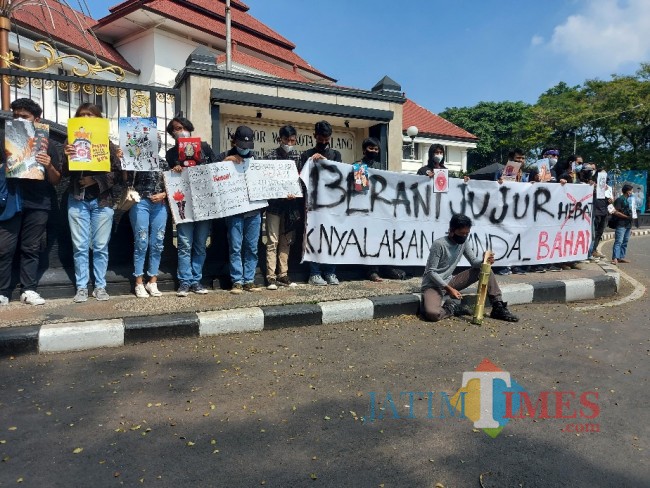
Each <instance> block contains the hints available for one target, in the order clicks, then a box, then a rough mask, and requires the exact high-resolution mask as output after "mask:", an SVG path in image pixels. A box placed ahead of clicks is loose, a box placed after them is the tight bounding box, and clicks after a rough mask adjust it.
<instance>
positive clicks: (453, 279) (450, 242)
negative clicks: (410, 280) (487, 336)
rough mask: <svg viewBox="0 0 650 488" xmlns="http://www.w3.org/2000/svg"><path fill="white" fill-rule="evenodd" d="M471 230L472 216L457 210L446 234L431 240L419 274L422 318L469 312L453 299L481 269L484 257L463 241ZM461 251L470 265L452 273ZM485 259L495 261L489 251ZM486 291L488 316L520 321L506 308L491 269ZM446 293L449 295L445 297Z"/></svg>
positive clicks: (436, 319) (474, 278)
mask: <svg viewBox="0 0 650 488" xmlns="http://www.w3.org/2000/svg"><path fill="white" fill-rule="evenodd" d="M471 230H472V220H471V219H470V218H469V217H467V216H465V215H460V214H456V215H454V216H453V217H452V218H451V220H450V222H449V233H448V234H447V236H445V237H442V238H440V239H436V240H435V241H434V242H433V245H432V246H431V250H430V251H429V259H427V266H426V268H425V270H424V276H423V277H422V296H423V298H424V311H423V314H422V315H423V317H424V319H425V320H428V321H431V322H437V321H438V320H442V319H444V318H445V317H449V316H450V315H455V316H457V317H458V316H461V315H472V311H471V310H470V309H469V307H467V306H465V305H456V304H455V303H454V301H453V300H460V299H461V298H462V297H463V296H462V294H461V293H460V291H459V290H463V289H465V288H467V287H468V286H469V285H471V284H473V283H476V282H477V281H478V279H479V275H480V272H481V264H482V263H483V261H482V260H481V259H479V258H478V257H477V256H476V254H475V253H474V251H473V250H472V249H471V248H470V246H469V245H467V244H466V241H467V236H468V235H469V233H470V231H471ZM463 255H464V256H465V257H466V258H467V261H469V263H470V265H471V268H470V269H468V270H465V271H461V272H460V273H458V274H457V275H455V276H452V274H453V272H454V270H455V269H456V266H458V263H459V262H460V259H461V257H462V256H463ZM488 262H489V263H490V264H493V263H494V254H490V257H488ZM487 294H488V296H489V297H490V302H491V303H492V312H491V313H490V317H491V318H493V319H498V320H505V321H507V322H518V321H519V318H518V317H517V316H515V315H513V314H512V313H511V312H510V310H508V304H507V303H504V302H503V300H502V299H501V289H500V288H499V285H498V284H497V280H496V278H495V277H494V273H492V272H490V280H489V281H488V292H487ZM445 295H448V296H449V297H450V298H451V299H447V300H446V301H445Z"/></svg>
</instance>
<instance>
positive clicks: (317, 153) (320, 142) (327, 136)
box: [298, 120, 343, 286]
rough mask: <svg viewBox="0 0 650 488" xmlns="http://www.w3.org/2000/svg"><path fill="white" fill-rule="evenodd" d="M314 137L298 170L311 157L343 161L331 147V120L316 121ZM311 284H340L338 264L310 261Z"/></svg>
mask: <svg viewBox="0 0 650 488" xmlns="http://www.w3.org/2000/svg"><path fill="white" fill-rule="evenodd" d="M314 139H315V140H316V145H315V146H314V147H313V148H311V149H308V150H307V151H305V152H303V153H302V154H301V155H300V167H299V168H298V172H300V171H302V168H303V166H304V165H305V164H306V163H307V161H308V160H309V158H311V159H312V160H313V161H314V162H318V161H320V160H328V161H336V162H338V163H341V162H342V161H343V160H342V158H341V153H340V152H338V151H337V150H336V149H332V148H331V147H330V140H331V139H332V126H331V125H330V123H329V122H327V121H326V120H321V121H320V122H316V124H315V125H314ZM321 268H322V272H323V275H324V277H325V279H323V275H321ZM309 284H310V285H314V286H327V285H338V284H339V280H338V278H337V277H336V265H334V264H322V265H321V264H320V263H314V262H309Z"/></svg>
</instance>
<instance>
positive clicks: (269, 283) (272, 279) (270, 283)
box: [266, 278, 278, 290]
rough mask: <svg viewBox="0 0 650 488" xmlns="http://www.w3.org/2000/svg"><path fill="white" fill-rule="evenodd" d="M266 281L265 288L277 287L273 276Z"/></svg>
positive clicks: (276, 281) (273, 288)
mask: <svg viewBox="0 0 650 488" xmlns="http://www.w3.org/2000/svg"><path fill="white" fill-rule="evenodd" d="M267 283H268V284H267V285H266V289H267V290H277V289H278V280H276V279H275V278H271V279H269V280H267Z"/></svg>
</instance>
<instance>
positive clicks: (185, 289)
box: [176, 283, 190, 297]
mask: <svg viewBox="0 0 650 488" xmlns="http://www.w3.org/2000/svg"><path fill="white" fill-rule="evenodd" d="M189 294H190V285H188V284H186V283H181V285H180V286H179V287H178V290H176V296H177V297H186V296H187V295H189Z"/></svg>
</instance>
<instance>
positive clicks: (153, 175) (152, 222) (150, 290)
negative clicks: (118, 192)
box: [124, 134, 169, 298]
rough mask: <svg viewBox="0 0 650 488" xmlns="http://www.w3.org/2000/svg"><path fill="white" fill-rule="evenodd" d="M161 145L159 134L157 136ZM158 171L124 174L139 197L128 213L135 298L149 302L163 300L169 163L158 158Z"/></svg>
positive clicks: (127, 172) (128, 172)
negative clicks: (161, 282) (160, 273)
mask: <svg viewBox="0 0 650 488" xmlns="http://www.w3.org/2000/svg"><path fill="white" fill-rule="evenodd" d="M158 144H159V145H160V134H158ZM156 156H157V155H156ZM156 166H157V167H158V171H125V172H124V176H125V178H126V181H127V183H128V184H129V186H132V187H133V189H134V190H135V191H137V192H138V195H140V201H138V202H136V203H135V204H134V205H133V206H132V207H131V208H130V209H129V219H130V220H131V227H132V228H133V238H134V245H133V265H134V268H135V269H134V273H133V276H135V296H136V297H138V298H149V296H150V295H151V296H152V297H159V296H162V293H161V292H160V290H158V271H159V269H158V268H159V267H160V258H161V256H162V251H163V241H164V240H165V227H166V226H167V202H166V198H167V193H166V192H165V179H164V178H163V171H167V170H168V169H169V167H168V164H167V161H165V160H164V159H162V158H158V161H157V165H156ZM147 250H148V251H149V266H148V269H147V275H149V281H148V283H147V284H146V285H145V284H144V280H143V278H144V262H145V258H146V256H147Z"/></svg>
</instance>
